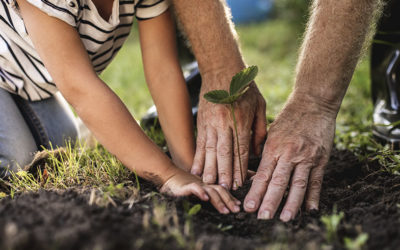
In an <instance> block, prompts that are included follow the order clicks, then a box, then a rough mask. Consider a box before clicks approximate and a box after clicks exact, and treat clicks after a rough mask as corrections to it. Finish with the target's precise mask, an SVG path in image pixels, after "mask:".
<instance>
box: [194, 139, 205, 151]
mask: <svg viewBox="0 0 400 250" xmlns="http://www.w3.org/2000/svg"><path fill="white" fill-rule="evenodd" d="M196 144H197V150H202V149H203V147H204V145H206V140H205V138H204V137H203V136H198V137H197V140H196Z"/></svg>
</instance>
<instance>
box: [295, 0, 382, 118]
mask: <svg viewBox="0 0 400 250" xmlns="http://www.w3.org/2000/svg"><path fill="white" fill-rule="evenodd" d="M379 9H380V1H379V0H315V1H314V3H313V6H312V13H311V17H310V20H309V23H308V27H307V30H306V33H305V37H304V42H303V45H302V48H301V52H300V56H299V60H298V65H297V72H296V84H295V89H294V92H293V95H292V98H291V99H296V98H298V99H303V101H304V102H306V103H310V104H317V105H319V106H321V107H322V108H323V109H324V110H326V111H327V112H331V113H332V114H333V115H336V114H337V112H338V110H339V107H340V104H341V102H342V99H343V97H344V95H345V92H346V90H347V87H348V85H349V82H350V80H351V77H352V75H353V73H354V69H355V67H356V65H357V61H358V58H359V57H360V54H361V50H362V47H363V44H364V43H365V40H366V37H367V34H368V31H369V30H370V29H371V27H372V25H371V24H372V23H373V22H374V19H375V18H374V17H376V16H377V15H378V13H379Z"/></svg>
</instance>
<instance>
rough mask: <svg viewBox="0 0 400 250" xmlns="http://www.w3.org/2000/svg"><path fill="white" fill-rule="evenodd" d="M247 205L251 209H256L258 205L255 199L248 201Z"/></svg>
mask: <svg viewBox="0 0 400 250" xmlns="http://www.w3.org/2000/svg"><path fill="white" fill-rule="evenodd" d="M246 207H247V208H250V209H254V208H255V207H256V203H255V202H254V201H248V202H246Z"/></svg>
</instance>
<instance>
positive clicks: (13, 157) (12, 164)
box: [0, 145, 37, 178]
mask: <svg viewBox="0 0 400 250" xmlns="http://www.w3.org/2000/svg"><path fill="white" fill-rule="evenodd" d="M1 146H4V145H1ZM36 151H37V148H36V145H24V147H18V148H16V147H13V148H10V147H8V148H0V178H3V177H6V176H9V175H10V174H11V172H17V171H19V170H21V169H23V168H24V167H25V166H26V165H28V164H29V163H30V162H31V161H32V159H33V156H34V154H35V152H36Z"/></svg>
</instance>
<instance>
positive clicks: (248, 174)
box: [247, 169, 256, 180]
mask: <svg viewBox="0 0 400 250" xmlns="http://www.w3.org/2000/svg"><path fill="white" fill-rule="evenodd" d="M255 175H256V172H254V171H253V170H248V169H247V178H249V179H250V180H253V178H254V176H255Z"/></svg>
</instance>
